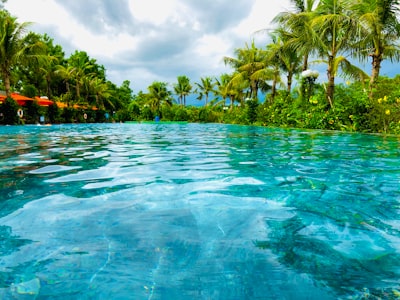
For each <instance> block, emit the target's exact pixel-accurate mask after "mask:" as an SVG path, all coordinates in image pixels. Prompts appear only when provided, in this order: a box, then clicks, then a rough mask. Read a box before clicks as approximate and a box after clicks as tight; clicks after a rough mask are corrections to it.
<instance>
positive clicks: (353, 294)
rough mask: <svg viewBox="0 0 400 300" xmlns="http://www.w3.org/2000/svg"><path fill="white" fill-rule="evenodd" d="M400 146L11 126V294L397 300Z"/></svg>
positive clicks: (199, 131) (128, 127)
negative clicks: (399, 158)
mask: <svg viewBox="0 0 400 300" xmlns="http://www.w3.org/2000/svg"><path fill="white" fill-rule="evenodd" d="M398 143H399V141H398V139H396V138H395V137H382V136H377V135H376V136H374V135H361V134H342V133H335V132H320V131H299V130H278V129H267V128H257V127H245V126H226V125H200V124H166V125H163V124H108V125H99V124H96V125H61V126H51V127H44V126H43V127H42V126H25V127H22V126H20V127H2V128H1V131H0V145H1V146H0V158H1V159H0V188H1V202H0V205H1V210H0V235H1V244H0V256H1V259H0V296H1V298H4V299H34V298H38V299H47V298H50V299H65V298H74V299H77V298H78V299H94V298H95V299H170V298H176V299H338V298H340V299H367V298H368V299H379V298H382V299H397V298H398V297H400V281H399V278H400V225H399V224H400V222H399V221H400V220H399V212H400V204H399V201H400V197H399V196H400V193H399V179H400V168H399V167H400V162H399V160H398V157H399V150H398Z"/></svg>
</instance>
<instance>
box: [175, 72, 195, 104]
mask: <svg viewBox="0 0 400 300" xmlns="http://www.w3.org/2000/svg"><path fill="white" fill-rule="evenodd" d="M177 80H178V83H177V84H175V85H174V91H175V94H177V95H178V99H179V103H180V104H181V105H183V106H186V97H187V96H188V95H189V94H190V92H191V91H192V85H191V84H190V79H189V77H187V76H185V75H181V76H178V78H177Z"/></svg>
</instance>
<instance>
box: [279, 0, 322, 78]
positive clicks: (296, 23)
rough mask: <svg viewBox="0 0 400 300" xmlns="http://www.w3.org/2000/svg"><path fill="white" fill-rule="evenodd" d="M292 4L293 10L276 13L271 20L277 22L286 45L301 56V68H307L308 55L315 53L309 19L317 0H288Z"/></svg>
mask: <svg viewBox="0 0 400 300" xmlns="http://www.w3.org/2000/svg"><path fill="white" fill-rule="evenodd" d="M290 1H291V3H292V4H293V5H294V12H283V13H280V14H278V15H277V16H276V17H275V18H274V19H273V22H275V23H278V24H279V25H280V28H284V30H281V32H280V35H281V37H282V38H283V39H284V40H285V43H286V46H287V47H289V48H291V49H292V51H293V50H294V51H296V53H298V55H299V56H302V57H303V68H302V70H303V71H305V70H307V69H308V60H309V56H310V55H311V54H313V53H315V50H316V49H315V44H314V43H313V40H314V32H313V28H312V27H311V19H312V17H313V12H314V10H315V8H316V4H317V0H290Z"/></svg>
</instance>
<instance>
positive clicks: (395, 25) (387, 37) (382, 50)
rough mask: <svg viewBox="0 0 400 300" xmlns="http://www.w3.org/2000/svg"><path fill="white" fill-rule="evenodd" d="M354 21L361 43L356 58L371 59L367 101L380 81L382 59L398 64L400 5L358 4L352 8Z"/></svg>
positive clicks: (390, 0) (378, 0)
mask: <svg viewBox="0 0 400 300" xmlns="http://www.w3.org/2000/svg"><path fill="white" fill-rule="evenodd" d="M352 11H353V13H354V17H353V18H354V19H356V20H358V21H359V26H360V28H361V32H362V39H360V43H359V45H358V49H361V50H362V51H360V52H359V53H358V54H359V55H358V56H359V57H361V58H362V59H367V58H369V57H371V58H372V71H371V77H370V82H369V89H370V90H369V92H370V97H372V91H373V88H374V87H375V82H376V80H377V78H378V77H379V73H380V69H381V63H382V61H383V60H384V59H390V60H391V61H399V60H400V45H399V37H400V23H399V19H398V15H399V13H400V1H398V0H357V1H355V4H354V5H353V6H352Z"/></svg>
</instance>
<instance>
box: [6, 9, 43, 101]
mask: <svg viewBox="0 0 400 300" xmlns="http://www.w3.org/2000/svg"><path fill="white" fill-rule="evenodd" d="M29 25H30V23H28V22H24V23H18V22H17V19H16V18H15V17H12V16H11V15H10V14H9V13H8V12H7V11H6V10H1V11H0V37H1V38H0V73H1V76H2V79H3V82H4V88H5V92H6V95H7V97H10V96H11V80H10V78H11V70H12V68H13V66H14V65H16V64H17V63H19V62H21V61H26V60H27V59H28V58H30V57H37V56H39V55H40V54H41V53H40V51H41V49H42V44H41V43H40V42H37V43H34V44H32V43H28V39H27V35H26V31H27V28H28V26H29Z"/></svg>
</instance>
